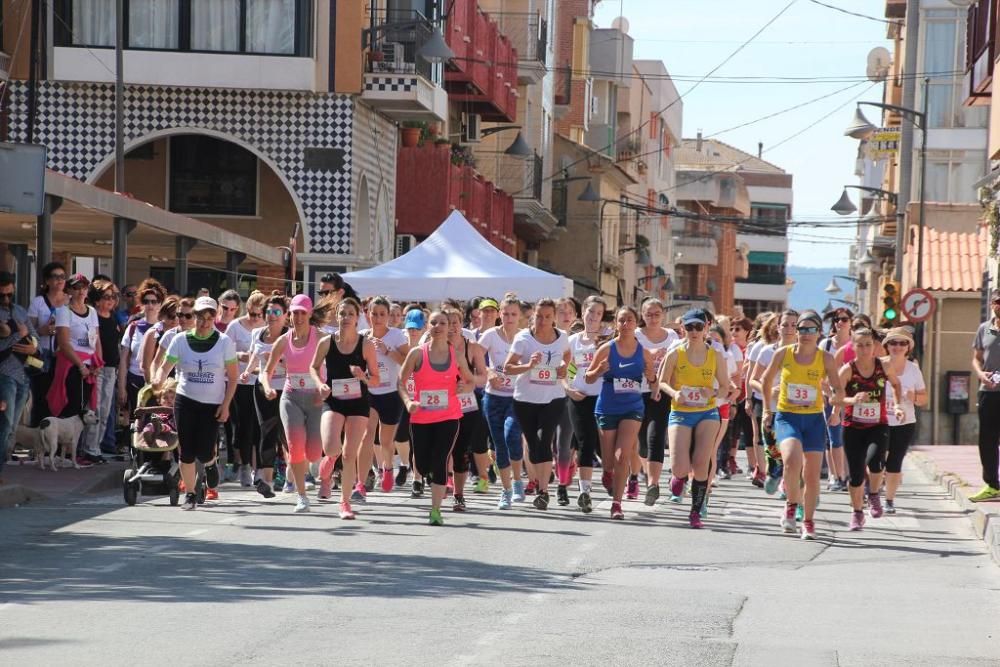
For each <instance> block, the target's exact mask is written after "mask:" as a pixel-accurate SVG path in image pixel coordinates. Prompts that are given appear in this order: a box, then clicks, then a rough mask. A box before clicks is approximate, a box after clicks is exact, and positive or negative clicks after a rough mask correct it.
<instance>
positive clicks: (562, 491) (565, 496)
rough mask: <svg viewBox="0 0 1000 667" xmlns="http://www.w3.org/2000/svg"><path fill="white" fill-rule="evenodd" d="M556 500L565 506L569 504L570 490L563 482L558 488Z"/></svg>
mask: <svg viewBox="0 0 1000 667" xmlns="http://www.w3.org/2000/svg"><path fill="white" fill-rule="evenodd" d="M556 502H558V503H559V504H560V505H562V506H563V507H566V505H569V490H568V489H567V488H566V487H565V486H564V485H562V484H560V485H559V488H558V489H556Z"/></svg>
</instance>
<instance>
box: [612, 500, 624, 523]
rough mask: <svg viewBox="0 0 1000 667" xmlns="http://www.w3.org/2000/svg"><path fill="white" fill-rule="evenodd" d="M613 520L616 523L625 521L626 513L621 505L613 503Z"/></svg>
mask: <svg viewBox="0 0 1000 667" xmlns="http://www.w3.org/2000/svg"><path fill="white" fill-rule="evenodd" d="M611 518H612V519H615V520H616V521H623V520H624V519H625V512H623V511H622V504H621V503H615V502H613V503H611Z"/></svg>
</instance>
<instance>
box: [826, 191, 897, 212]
mask: <svg viewBox="0 0 1000 667" xmlns="http://www.w3.org/2000/svg"><path fill="white" fill-rule="evenodd" d="M848 188H851V189H852V190H861V191H862V192H867V193H869V194H873V195H875V196H876V197H878V198H880V199H883V198H884V199H888V200H889V203H890V204H891V205H893V206H895V205H896V193H895V192H889V191H888V190H883V189H882V188H870V187H867V186H865V185H845V186H844V191H843V193H841V195H840V199H838V200H837V203H836V204H834V205H833V206H831V207H830V210H831V211H833V212H834V213H839V214H840V215H850V214H852V213H856V212H857V210H858V209H857V207H856V206H855V205H854V202H852V201H851V198H850V197H848V196H847V189H848ZM869 212H870V209H869Z"/></svg>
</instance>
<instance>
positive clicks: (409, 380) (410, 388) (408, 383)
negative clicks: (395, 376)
mask: <svg viewBox="0 0 1000 667" xmlns="http://www.w3.org/2000/svg"><path fill="white" fill-rule="evenodd" d="M414 391H416V387H415V386H414V384H413V376H412V375H411V376H410V377H409V378H407V380H406V393H407V394H409V395H410V396H413V392H414Z"/></svg>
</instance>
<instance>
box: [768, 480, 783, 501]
mask: <svg viewBox="0 0 1000 667" xmlns="http://www.w3.org/2000/svg"><path fill="white" fill-rule="evenodd" d="M780 485H781V478H780V477H770V476H768V478H767V479H766V480H765V481H764V493H766V494H767V495H769V496H773V495H774V492H775V491H777V490H778V486H780ZM782 495H784V494H782Z"/></svg>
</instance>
